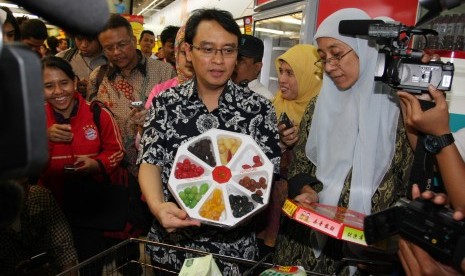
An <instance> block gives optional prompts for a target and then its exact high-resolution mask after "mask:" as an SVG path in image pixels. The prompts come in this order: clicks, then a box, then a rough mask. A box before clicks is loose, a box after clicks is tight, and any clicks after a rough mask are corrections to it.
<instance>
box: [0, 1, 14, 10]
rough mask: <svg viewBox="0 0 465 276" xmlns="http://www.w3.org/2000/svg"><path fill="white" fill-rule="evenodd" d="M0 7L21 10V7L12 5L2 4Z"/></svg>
mask: <svg viewBox="0 0 465 276" xmlns="http://www.w3.org/2000/svg"><path fill="white" fill-rule="evenodd" d="M0 6H4V7H8V8H13V9H19V6H18V5H15V4H10V3H3V2H1V3H0Z"/></svg>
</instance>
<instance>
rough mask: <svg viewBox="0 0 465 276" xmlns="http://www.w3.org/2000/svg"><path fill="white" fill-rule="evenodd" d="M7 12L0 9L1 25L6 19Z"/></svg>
mask: <svg viewBox="0 0 465 276" xmlns="http://www.w3.org/2000/svg"><path fill="white" fill-rule="evenodd" d="M6 16H7V13H6V11H4V10H2V9H0V25H3V24H4V23H5V21H6Z"/></svg>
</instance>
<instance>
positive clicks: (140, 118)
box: [129, 101, 148, 126]
mask: <svg viewBox="0 0 465 276" xmlns="http://www.w3.org/2000/svg"><path fill="white" fill-rule="evenodd" d="M131 108H132V110H131V112H130V113H129V118H130V119H131V121H132V122H133V123H134V124H136V125H139V126H142V125H143V124H144V121H145V115H147V112H148V111H147V110H146V109H145V108H144V103H143V102H142V101H136V102H132V103H131Z"/></svg>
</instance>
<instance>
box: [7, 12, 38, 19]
mask: <svg viewBox="0 0 465 276" xmlns="http://www.w3.org/2000/svg"><path fill="white" fill-rule="evenodd" d="M13 15H14V16H15V17H23V16H27V17H29V18H39V17H38V16H37V15H34V14H29V13H17V12H14V13H13Z"/></svg>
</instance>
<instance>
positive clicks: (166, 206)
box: [153, 202, 200, 232]
mask: <svg viewBox="0 0 465 276" xmlns="http://www.w3.org/2000/svg"><path fill="white" fill-rule="evenodd" d="M153 213H154V216H155V218H156V219H157V220H158V222H159V223H160V224H161V225H162V226H163V227H164V228H165V229H166V231H167V232H173V231H175V230H176V229H177V228H184V227H190V226H200V221H198V220H194V219H191V218H189V217H188V216H187V213H186V211H184V210H181V209H179V207H178V206H177V205H176V204H175V203H173V202H163V203H160V204H158V206H157V208H156V210H154V212H153Z"/></svg>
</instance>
